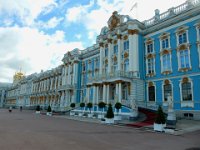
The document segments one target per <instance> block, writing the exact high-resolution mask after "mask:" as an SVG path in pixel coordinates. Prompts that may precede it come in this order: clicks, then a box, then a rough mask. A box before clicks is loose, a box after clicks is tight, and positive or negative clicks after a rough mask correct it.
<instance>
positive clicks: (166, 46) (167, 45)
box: [162, 39, 169, 49]
mask: <svg viewBox="0 0 200 150" xmlns="http://www.w3.org/2000/svg"><path fill="white" fill-rule="evenodd" d="M165 48H169V39H163V40H162V49H165Z"/></svg>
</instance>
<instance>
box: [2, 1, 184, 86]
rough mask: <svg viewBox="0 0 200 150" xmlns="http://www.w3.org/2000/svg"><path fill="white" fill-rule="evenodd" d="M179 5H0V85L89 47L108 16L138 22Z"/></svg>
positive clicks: (25, 3)
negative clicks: (67, 54) (158, 11)
mask: <svg viewBox="0 0 200 150" xmlns="http://www.w3.org/2000/svg"><path fill="white" fill-rule="evenodd" d="M184 2H185V0H151V1H150V0H0V82H12V78H13V75H14V74H15V72H16V71H19V70H20V68H21V69H22V72H24V73H25V74H26V75H29V74H32V73H35V72H38V73H39V72H40V71H41V70H44V71H45V70H49V69H52V68H55V67H57V66H58V65H60V64H62V61H61V60H62V58H63V55H64V54H65V53H66V52H67V51H71V50H73V49H74V48H79V49H80V50H82V49H84V48H87V47H89V46H92V45H93V44H95V41H96V36H97V35H99V34H100V30H101V28H102V27H104V26H107V21H108V19H109V17H110V16H111V15H112V12H113V11H118V13H119V14H122V15H130V16H131V17H132V18H136V19H138V20H139V21H144V20H148V19H150V18H152V17H153V16H154V10H155V9H159V10H160V13H162V12H164V11H167V10H168V9H169V8H171V7H174V6H178V5H180V4H182V3H184ZM136 3H137V7H134V8H133V9H132V6H134V4H136ZM131 9H132V10H131Z"/></svg>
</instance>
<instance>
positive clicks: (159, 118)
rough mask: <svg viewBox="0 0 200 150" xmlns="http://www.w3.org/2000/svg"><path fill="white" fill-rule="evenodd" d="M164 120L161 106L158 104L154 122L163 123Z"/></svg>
mask: <svg viewBox="0 0 200 150" xmlns="http://www.w3.org/2000/svg"><path fill="white" fill-rule="evenodd" d="M165 122H166V118H165V114H164V112H163V110H162V107H161V106H159V107H158V110H157V116H156V120H155V123H157V124H165Z"/></svg>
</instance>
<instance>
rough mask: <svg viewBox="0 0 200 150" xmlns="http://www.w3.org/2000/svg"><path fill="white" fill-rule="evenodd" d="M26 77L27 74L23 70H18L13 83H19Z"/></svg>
mask: <svg viewBox="0 0 200 150" xmlns="http://www.w3.org/2000/svg"><path fill="white" fill-rule="evenodd" d="M24 77H25V74H24V73H22V72H21V70H20V71H19V72H16V73H15V75H14V76H13V83H17V82H19V81H20V80H22V79H23V78H24Z"/></svg>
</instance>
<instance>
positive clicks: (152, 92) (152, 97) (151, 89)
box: [149, 86, 155, 101]
mask: <svg viewBox="0 0 200 150" xmlns="http://www.w3.org/2000/svg"><path fill="white" fill-rule="evenodd" d="M149 101H155V86H150V87H149Z"/></svg>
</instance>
